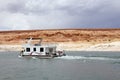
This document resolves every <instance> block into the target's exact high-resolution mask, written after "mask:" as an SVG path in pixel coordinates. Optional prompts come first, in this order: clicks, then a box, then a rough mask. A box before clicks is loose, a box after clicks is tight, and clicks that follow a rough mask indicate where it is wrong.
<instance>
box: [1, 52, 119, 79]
mask: <svg viewBox="0 0 120 80" xmlns="http://www.w3.org/2000/svg"><path fill="white" fill-rule="evenodd" d="M18 54H19V52H0V80H120V52H77V51H72V52H66V54H67V56H64V57H60V58H54V59H37V58H34V57H33V58H24V57H19V56H18Z"/></svg>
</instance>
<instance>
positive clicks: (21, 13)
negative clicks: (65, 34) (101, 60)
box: [0, 0, 120, 30]
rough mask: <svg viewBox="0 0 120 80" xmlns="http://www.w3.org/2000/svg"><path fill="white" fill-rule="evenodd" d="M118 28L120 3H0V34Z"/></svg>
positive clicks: (51, 0)
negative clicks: (19, 31)
mask: <svg viewBox="0 0 120 80" xmlns="http://www.w3.org/2000/svg"><path fill="white" fill-rule="evenodd" d="M58 28H59V29H60V28H62V29H63V28H120V0H0V30H19V29H20V30H26V29H58Z"/></svg>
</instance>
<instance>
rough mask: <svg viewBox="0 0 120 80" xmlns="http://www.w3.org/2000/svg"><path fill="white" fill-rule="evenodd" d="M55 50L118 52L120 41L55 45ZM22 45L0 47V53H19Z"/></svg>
mask: <svg viewBox="0 0 120 80" xmlns="http://www.w3.org/2000/svg"><path fill="white" fill-rule="evenodd" d="M57 44H58V45H57V50H65V51H120V41H117V42H111V43H101V44H94V45H93V44H90V43H80V42H62V43H57ZM21 50H22V45H5V44H4V45H0V51H21Z"/></svg>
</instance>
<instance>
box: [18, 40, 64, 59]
mask: <svg viewBox="0 0 120 80" xmlns="http://www.w3.org/2000/svg"><path fill="white" fill-rule="evenodd" d="M34 40H39V42H37V43H33V41H34ZM41 43H42V38H27V42H26V44H24V45H23V50H22V51H21V52H20V56H28V57H37V58H54V57H61V56H65V55H66V54H65V53H64V51H57V50H56V48H57V47H56V45H54V44H44V45H42V44H41Z"/></svg>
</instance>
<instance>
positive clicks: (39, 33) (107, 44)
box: [0, 29, 120, 51]
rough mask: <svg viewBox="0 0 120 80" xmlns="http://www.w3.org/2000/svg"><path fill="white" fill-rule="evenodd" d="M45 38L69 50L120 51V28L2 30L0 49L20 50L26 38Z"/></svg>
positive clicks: (62, 48) (0, 33) (0, 32)
mask: <svg viewBox="0 0 120 80" xmlns="http://www.w3.org/2000/svg"><path fill="white" fill-rule="evenodd" d="M30 37H32V38H43V43H56V44H57V47H58V48H57V49H58V50H59V49H61V50H67V51H120V29H59V30H57V29H56V30H54V29H53V30H21V31H20V30H19V31H0V51H20V50H21V49H22V46H21V45H22V44H24V43H25V39H26V38H30Z"/></svg>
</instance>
